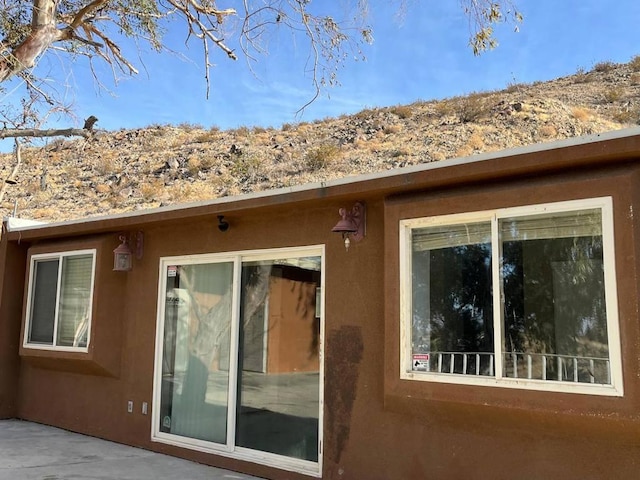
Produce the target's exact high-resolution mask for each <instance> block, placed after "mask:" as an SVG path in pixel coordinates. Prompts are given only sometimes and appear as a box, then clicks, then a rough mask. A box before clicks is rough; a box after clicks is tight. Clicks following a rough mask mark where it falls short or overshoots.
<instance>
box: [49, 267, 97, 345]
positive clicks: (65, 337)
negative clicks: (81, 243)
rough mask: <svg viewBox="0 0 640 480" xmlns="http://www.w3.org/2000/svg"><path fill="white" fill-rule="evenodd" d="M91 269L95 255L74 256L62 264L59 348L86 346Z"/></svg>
mask: <svg viewBox="0 0 640 480" xmlns="http://www.w3.org/2000/svg"><path fill="white" fill-rule="evenodd" d="M92 265H93V256H92V255H74V256H69V257H64V258H63V260H62V275H61V278H60V311H59V313H58V342H57V344H58V345H63V346H67V347H86V346H87V332H88V328H89V318H90V311H89V310H90V308H91V275H92Z"/></svg>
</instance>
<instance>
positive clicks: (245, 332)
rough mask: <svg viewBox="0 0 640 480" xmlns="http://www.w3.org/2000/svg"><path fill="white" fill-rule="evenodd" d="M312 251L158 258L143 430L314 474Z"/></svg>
mask: <svg viewBox="0 0 640 480" xmlns="http://www.w3.org/2000/svg"><path fill="white" fill-rule="evenodd" d="M322 253H323V252H322V248H321V247H314V248H298V249H287V250H270V251H260V252H240V253H237V254H232V255H230V254H224V255H198V256H191V257H173V258H164V259H162V260H161V281H160V289H159V308H158V312H159V315H158V330H157V331H158V335H157V347H156V374H155V393H154V395H155V398H154V410H153V411H154V422H153V424H154V431H153V439H154V440H156V441H162V442H166V443H172V444H178V445H181V446H186V447H192V448H196V449H199V450H205V451H211V452H212V453H217V454H222V455H227V456H232V457H237V458H241V459H246V460H249V461H256V462H260V463H264V464H267V465H274V466H277V467H280V468H285V469H288V470H293V471H299V472H302V473H307V474H316V475H318V474H319V472H320V456H319V451H320V445H321V436H322V435H321V428H320V426H321V414H322V410H321V398H322V394H321V392H322V388H321V387H322V365H321V362H320V358H321V355H320V353H321V352H320V350H321V345H322V342H321V338H322Z"/></svg>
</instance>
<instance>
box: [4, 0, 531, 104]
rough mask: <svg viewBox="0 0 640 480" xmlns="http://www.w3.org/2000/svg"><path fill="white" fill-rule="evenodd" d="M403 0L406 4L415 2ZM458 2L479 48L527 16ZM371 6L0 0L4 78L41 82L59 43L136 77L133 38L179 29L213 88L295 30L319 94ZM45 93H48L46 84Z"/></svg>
mask: <svg viewBox="0 0 640 480" xmlns="http://www.w3.org/2000/svg"><path fill="white" fill-rule="evenodd" d="M397 1H398V3H399V5H401V4H403V3H404V1H406V0H397ZM459 1H460V4H461V7H462V8H463V9H464V11H465V12H466V14H467V15H468V18H469V22H470V30H471V31H470V44H471V47H472V49H473V52H474V53H476V54H478V53H480V52H482V51H484V50H486V49H489V48H493V47H494V46H495V45H496V42H495V39H494V37H493V26H494V25H495V24H497V23H500V22H503V21H513V22H515V23H516V24H517V23H519V22H520V21H521V20H522V17H521V15H520V13H518V12H517V10H516V9H515V8H514V5H513V4H512V2H511V0H493V1H492V0H459ZM369 8H370V6H369V2H367V1H366V0H350V1H346V2H336V3H335V4H334V3H333V2H331V3H328V2H321V1H319V0H316V1H315V2H314V1H312V0H235V1H232V0H201V1H197V0H0V38H1V39H2V40H0V83H2V82H4V81H6V80H8V79H11V78H13V77H15V76H17V75H22V76H23V77H24V78H25V79H26V78H28V79H29V81H30V82H32V84H33V85H42V82H41V80H42V78H40V77H39V73H38V71H37V68H35V67H36V66H37V63H38V60H39V59H40V58H41V57H43V56H44V55H47V54H48V52H50V51H51V50H54V49H55V51H56V52H63V53H66V54H68V55H69V56H70V59H69V60H70V62H69V63H72V61H73V60H75V58H76V57H78V56H85V57H89V58H90V59H94V58H95V59H102V60H103V61H105V62H106V63H107V64H109V65H110V66H111V67H112V69H113V71H114V75H117V74H118V73H120V74H124V75H135V74H136V73H138V71H139V66H137V65H136V62H134V61H133V60H132V59H131V58H128V57H127V56H126V55H125V54H124V53H123V49H122V47H123V45H124V44H125V42H127V40H133V41H135V42H137V43H138V44H139V45H142V44H147V45H149V46H151V47H152V48H153V49H154V50H156V51H162V50H163V49H165V48H166V45H165V43H164V40H163V33H165V32H166V31H167V29H169V28H171V29H174V28H180V29H182V31H183V32H184V35H185V42H186V43H187V44H191V43H193V42H196V43H198V44H199V45H200V46H201V49H202V52H203V55H204V57H203V59H202V64H203V66H204V69H205V78H206V83H207V87H208V85H209V83H210V81H211V79H210V73H209V72H210V67H211V66H212V65H214V64H215V62H214V61H213V60H214V58H215V57H216V56H217V54H218V53H219V54H222V55H223V56H224V57H227V58H229V59H233V60H236V59H238V58H239V54H240V53H241V54H242V55H243V56H244V58H245V59H247V60H254V59H256V58H257V57H259V56H261V55H264V54H266V53H267V49H266V47H265V45H264V43H263V40H264V37H265V36H266V35H267V34H268V33H269V32H271V31H275V30H277V29H286V30H289V31H291V32H292V34H294V35H297V36H298V37H299V38H303V39H305V40H306V42H307V47H308V52H309V62H308V67H307V69H306V70H307V71H306V73H307V74H309V75H310V77H311V82H312V84H313V86H314V87H315V89H316V96H317V94H318V93H319V92H320V90H321V89H322V88H323V87H325V86H330V85H335V84H336V83H337V72H338V67H339V66H340V65H341V64H342V63H343V62H344V61H345V60H346V59H347V58H349V55H348V54H349V53H351V52H352V51H353V50H356V51H357V52H358V53H361V47H362V45H363V44H367V43H370V42H371V41H372V39H373V36H372V31H371V28H370V26H369V25H368V24H367V12H368V9H369ZM408 8H409V7H408ZM410 8H416V9H421V10H422V9H426V8H427V7H425V6H423V5H419V6H417V5H414V6H411V7H410ZM207 91H208V88H207ZM41 93H42V95H43V97H46V96H47V95H48V93H47V92H45V89H44V88H42V89H41ZM49 99H50V97H49ZM46 101H50V100H46Z"/></svg>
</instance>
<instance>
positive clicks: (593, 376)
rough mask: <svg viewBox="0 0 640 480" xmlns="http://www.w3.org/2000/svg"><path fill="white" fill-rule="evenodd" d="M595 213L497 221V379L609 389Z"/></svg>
mask: <svg viewBox="0 0 640 480" xmlns="http://www.w3.org/2000/svg"><path fill="white" fill-rule="evenodd" d="M601 225H602V219H601V214H600V212H599V211H593V210H590V211H582V212H571V213H558V214H555V215H545V216H540V217H524V218H518V219H504V220H501V221H500V233H501V236H502V259H503V260H502V281H503V285H504V287H503V288H504V362H503V365H504V367H503V368H504V371H503V373H504V375H505V376H507V377H516V378H535V379H541V380H560V381H574V382H583V383H599V384H609V383H610V382H611V377H610V373H609V346H608V340H607V313H606V307H605V290H604V267H603V251H602V227H601Z"/></svg>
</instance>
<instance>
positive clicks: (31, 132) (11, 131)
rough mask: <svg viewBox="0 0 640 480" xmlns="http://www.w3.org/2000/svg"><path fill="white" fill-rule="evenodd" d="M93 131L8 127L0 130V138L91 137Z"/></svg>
mask: <svg viewBox="0 0 640 480" xmlns="http://www.w3.org/2000/svg"><path fill="white" fill-rule="evenodd" d="M92 136H93V132H92V131H91V130H84V129H82V128H62V129H57V128H50V129H44V130H41V129H37V128H6V129H3V130H0V139H4V138H24V137H33V138H44V137H84V138H91V137H92Z"/></svg>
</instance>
